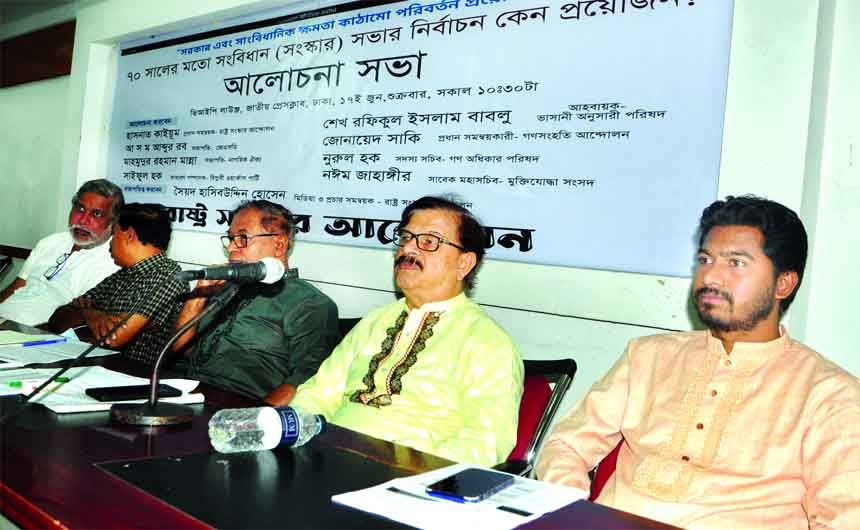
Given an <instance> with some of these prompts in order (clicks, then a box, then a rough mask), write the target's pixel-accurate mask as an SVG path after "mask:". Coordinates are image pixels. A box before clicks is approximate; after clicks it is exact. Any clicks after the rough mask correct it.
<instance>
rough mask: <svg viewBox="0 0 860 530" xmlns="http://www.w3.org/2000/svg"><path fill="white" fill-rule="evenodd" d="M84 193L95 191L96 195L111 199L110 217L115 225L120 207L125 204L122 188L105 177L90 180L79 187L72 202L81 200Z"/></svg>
mask: <svg viewBox="0 0 860 530" xmlns="http://www.w3.org/2000/svg"><path fill="white" fill-rule="evenodd" d="M84 193H95V194H96V195H101V196H102V197H105V198H108V199H110V201H111V209H110V218H111V225H113V223H114V222H115V221H116V219H117V217H118V216H119V210H120V208H122V207H123V205H124V204H125V198H124V197H123V195H122V190H121V189H120V188H119V186H117V185H116V184H114V183H113V182H110V181H109V180H105V179H95V180H88V181H86V182H84V183H83V184H81V187H80V188H78V191H77V192H76V193H75V196H74V197H72V204H75V203H77V202H79V201H80V200H81V195H83V194H84Z"/></svg>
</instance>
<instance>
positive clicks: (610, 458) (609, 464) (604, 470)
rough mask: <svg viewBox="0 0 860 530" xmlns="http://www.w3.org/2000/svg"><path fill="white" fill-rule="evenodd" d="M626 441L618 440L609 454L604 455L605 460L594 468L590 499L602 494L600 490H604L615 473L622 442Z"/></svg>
mask: <svg viewBox="0 0 860 530" xmlns="http://www.w3.org/2000/svg"><path fill="white" fill-rule="evenodd" d="M622 443H624V440H621V441H620V442H618V445H616V446H615V448H614V449H613V450H612V451H610V452H609V454H608V455H606V456H605V457H603V460H601V461H600V463H599V464H597V467H596V468H595V470H594V477H593V478H592V480H591V492H590V494H589V496H588V500H590V501H594V500H595V499H597V497H599V496H600V492H601V491H603V486H605V485H606V482H607V481H608V480H609V477H611V476H612V474H613V473H615V463H616V461H617V460H618V452H619V451H620V450H621V444H622Z"/></svg>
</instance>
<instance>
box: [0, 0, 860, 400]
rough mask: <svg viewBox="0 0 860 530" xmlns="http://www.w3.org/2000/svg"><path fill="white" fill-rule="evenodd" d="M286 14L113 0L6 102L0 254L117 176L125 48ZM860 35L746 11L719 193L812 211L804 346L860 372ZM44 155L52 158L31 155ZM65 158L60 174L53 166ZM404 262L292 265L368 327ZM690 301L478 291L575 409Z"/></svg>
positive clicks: (799, 304)
mask: <svg viewBox="0 0 860 530" xmlns="http://www.w3.org/2000/svg"><path fill="white" fill-rule="evenodd" d="M273 5H275V4H274V3H270V2H255V1H251V0H244V1H243V0H187V1H184V2H174V1H172V0H164V1H150V2H138V1H137V0H105V1H103V2H101V3H98V4H93V5H89V6H86V7H84V8H81V9H79V10H78V12H77V34H76V42H75V55H74V62H73V66H72V75H71V77H69V78H67V79H63V80H55V81H50V82H48V83H54V84H50V85H46V84H42V83H35V84H32V85H24V86H21V87H15V89H12V90H14V91H13V92H10V91H9V90H0V116H2V117H3V126H4V128H5V129H6V131H7V132H8V131H14V134H6V136H4V139H8V142H9V143H6V142H5V141H4V142H3V143H0V175H2V182H3V188H4V193H3V194H0V244H14V245H19V246H31V245H32V244H33V243H35V241H36V240H37V239H38V237H39V236H41V235H42V234H44V233H45V232H47V231H50V230H57V229H61V228H62V227H63V224H64V221H65V209H66V208H67V205H68V199H69V197H70V196H71V194H72V192H73V191H74V189H75V188H76V186H77V185H78V183H79V182H81V181H84V180H86V179H89V178H94V177H100V176H104V175H102V174H101V173H100V172H102V171H103V170H102V168H104V167H105V156H106V151H107V123H108V117H109V112H110V109H111V105H112V101H111V100H110V94H111V93H112V87H113V80H114V78H115V72H114V68H115V65H116V53H117V51H116V50H117V44H118V43H119V42H121V41H125V40H128V39H132V38H140V37H145V36H146V35H149V34H155V33H161V32H163V31H167V30H171V29H179V28H181V27H189V26H192V25H199V24H203V23H217V22H218V21H219V20H222V19H223V18H227V17H231V16H235V15H237V14H240V13H241V12H250V11H253V10H258V9H265V8H268V7H272V6H273ZM281 5H282V4H281ZM26 23H27V21H21V22H20V23H19V24H16V25H15V26H14V27H5V26H0V37H2V36H5V35H9V34H10V33H14V32H15V31H25V29H22V28H24V27H25V26H26ZM29 23H30V24H35V23H36V22H33V21H30V22H29ZM859 25H860V3H857V2H853V1H852V0H820V1H815V0H737V1H736V3H735V12H734V15H733V27H732V51H731V58H730V69H729V85H728V96H727V101H726V121H725V126H724V137H723V152H722V161H721V172H720V184H719V194H720V195H721V196H722V195H726V194H730V193H747V192H752V193H757V194H761V195H766V196H768V197H770V198H772V199H775V200H778V201H781V202H784V203H785V204H787V205H789V206H791V207H792V208H795V209H798V210H799V211H800V213H801V216H802V217H803V219H804V221H805V222H806V224H807V227H808V229H809V231H810V235H811V240H812V249H811V250H812V254H811V260H810V263H809V269H808V271H807V276H806V278H805V280H804V285H803V288H802V290H801V293H800V295H799V297H798V299H797V300H796V301H795V305H794V306H793V308H792V310H791V315H790V322H788V323H789V325H790V329H791V333H792V335H793V336H794V337H796V338H798V339H800V340H804V341H806V342H807V343H808V344H810V345H811V346H812V347H814V348H816V349H818V350H819V351H821V352H823V353H824V354H826V355H827V356H829V357H830V358H831V359H833V360H834V361H836V362H838V363H839V364H841V365H842V366H844V367H846V368H847V369H849V370H850V371H852V372H853V373H855V374H860V357H858V356H857V355H856V353H855V352H857V351H858V350H860V332H858V331H857V327H856V325H854V324H853V315H854V313H855V311H854V307H853V304H852V303H851V302H852V300H853V299H854V298H856V297H857V295H858V294H860V277H858V276H857V275H855V274H849V273H847V272H846V271H853V269H854V267H855V265H854V264H855V263H856V262H857V260H858V258H860V250H858V249H860V246H858V245H857V244H856V242H857V236H856V235H855V232H856V227H857V226H860V207H858V205H860V175H858V167H860V164H858V162H857V160H856V157H857V153H858V152H860V149H858V147H857V146H856V139H857V138H860V131H858V124H860V102H858V101H857V98H856V94H857V93H860V90H858V89H859V88H860V86H858V84H860V71H858V69H857V68H856V67H854V66H853V63H852V61H853V60H854V59H853V58H855V57H857V55H858V53H860V43H859V42H858V38H860V37H858V36H857V35H855V34H854V32H853V30H852V28H856V27H858V26H859ZM31 27H32V26H31ZM54 105H56V106H54ZM12 108H22V109H28V110H29V112H21V113H10V112H8V111H9V109H12ZM34 116H37V117H38V118H39V119H34ZM7 120H8V121H7ZM49 133H50V134H49ZM37 138H38V139H39V140H38V141H37ZM37 142H38V143H39V145H42V146H43V147H42V151H39V152H36V151H34V150H30V151H27V150H26V149H25V148H26V146H28V145H33V144H35V143H37ZM52 152H53V153H56V155H55V156H56V159H55V161H54V162H52V163H50V164H47V163H45V162H46V161H48V158H46V157H40V156H39V153H45V154H48V153H52ZM28 162H32V163H28ZM33 182H38V183H39V184H38V185H36V186H33V184H32V183H33ZM702 206H704V205H702ZM37 208H38V209H37ZM57 211H62V212H61V213H57ZM631 222H635V220H631ZM654 237H659V234H655V235H654ZM561 243H563V242H561ZM171 252H172V254H173V255H174V256H175V257H177V258H178V259H180V260H182V261H185V262H193V263H214V262H218V261H221V260H223V255H222V254H221V252H220V248H219V245H218V242H217V240H216V238H215V236H213V235H206V234H200V233H190V232H179V233H177V234H176V236H175V240H174V243H173V246H172V249H171ZM390 258H391V256H390V253H388V252H386V251H379V250H370V249H359V248H344V247H332V246H328V245H320V244H312V243H308V242H301V241H300V242H299V243H298V245H297V247H296V249H295V252H294V253H293V255H292V258H291V264H292V265H295V266H298V267H299V268H300V269H301V271H302V274H303V275H304V276H305V277H307V278H310V279H311V280H314V281H316V282H317V285H319V286H320V287H321V288H322V289H324V290H325V291H326V292H327V293H329V294H330V295H331V296H332V297H333V298H334V299H335V300H336V302H337V303H338V305H339V307H340V309H341V313H342V314H343V315H344V316H358V315H361V314H363V313H365V312H366V311H367V310H368V309H369V308H370V307H373V306H375V305H378V304H381V303H384V302H387V301H389V300H391V294H390V291H391V289H392V285H391V278H390ZM691 265H692V257H691ZM688 290H689V280H685V279H677V278H667V277H660V276H651V275H636V274H623V273H612V272H606V271H595V270H579V269H572V268H562V267H549V266H535V265H523V264H514V263H509V262H500V261H490V262H488V263H487V264H486V267H485V268H484V270H483V271H482V272H481V275H480V277H479V286H478V289H477V292H476V293H475V294H476V298H477V300H478V301H479V302H481V303H482V304H485V306H486V307H487V309H488V311H489V312H490V313H491V314H492V315H493V316H494V317H495V318H497V319H498V320H499V322H500V323H501V324H502V325H503V326H505V327H506V328H507V329H509V330H510V332H511V333H512V335H513V336H514V337H515V339H516V340H517V341H518V342H519V344H520V345H521V347H522V350H523V351H524V353H525V356H526V357H527V358H543V357H547V358H552V357H561V356H565V355H570V356H573V357H574V358H576V360H577V362H578V363H579V365H580V371H579V373H578V375H577V378H576V380H575V382H574V387H573V389H572V391H571V398H570V400H573V399H574V398H576V397H578V396H581V395H582V394H583V393H584V392H585V391H586V390H587V389H588V387H589V386H590V385H591V384H592V383H593V382H594V380H595V379H596V378H598V377H599V376H600V375H601V374H602V373H603V372H605V371H606V369H607V368H608V367H609V366H610V365H611V364H612V363H613V362H614V361H615V359H617V357H618V356H619V355H620V353H621V351H622V350H623V348H624V345H625V343H626V341H627V340H628V339H629V338H631V337H634V336H638V335H644V334H650V333H654V332H657V331H658V330H656V329H655V328H671V329H689V328H690V327H692V325H693V324H692V323H691V321H690V318H689V312H688V306H687V296H688ZM511 308H513V309H511Z"/></svg>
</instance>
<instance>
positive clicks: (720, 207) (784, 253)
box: [699, 195, 808, 313]
mask: <svg viewBox="0 0 860 530" xmlns="http://www.w3.org/2000/svg"><path fill="white" fill-rule="evenodd" d="M729 225H740V226H751V227H753V228H758V229H759V230H760V231H761V233H762V235H763V236H764V244H763V245H762V251H763V252H764V254H765V255H766V256H767V257H768V258H769V259H770V261H771V262H773V268H774V275H775V276H779V275H780V274H782V273H783V272H796V273H797V286H796V287H795V288H794V291H793V292H792V293H791V294H790V295H788V296H787V297H786V298H784V299H783V300H781V301H780V306H779V308H780V312H781V313H785V312H786V311H788V307H789V306H790V305H791V302H792V301H793V300H794V296H795V295H796V294H797V291H798V290H799V289H800V284H801V283H802V281H803V271H804V269H805V268H806V255H807V252H808V243H807V238H806V229H805V228H804V227H803V222H802V221H801V220H800V217H798V216H797V214H796V213H794V211H793V210H791V209H789V208H787V207H786V206H783V205H782V204H780V203H778V202H775V201H771V200H768V199H763V198H761V197H756V196H755V195H742V196H740V197H734V196H731V195H729V196H728V197H726V200H724V201H715V202H714V203H713V204H711V205H710V206H708V207H707V208H705V210H704V211H703V212H702V218H701V220H700V221H699V248H701V247H702V245H703V244H704V242H705V238H706V237H707V236H708V233H709V232H710V231H711V229H712V228H714V227H716V226H729Z"/></svg>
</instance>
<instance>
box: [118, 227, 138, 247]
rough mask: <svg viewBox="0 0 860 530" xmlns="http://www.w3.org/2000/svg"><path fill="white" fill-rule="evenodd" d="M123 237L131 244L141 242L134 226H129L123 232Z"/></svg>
mask: <svg viewBox="0 0 860 530" xmlns="http://www.w3.org/2000/svg"><path fill="white" fill-rule="evenodd" d="M122 237H124V238H125V239H126V241H128V242H129V243H136V242H138V241H139V239H138V237H137V230H135V229H134V227H133V226H129V227H128V228H127V229H126V230H123V231H122Z"/></svg>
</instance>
